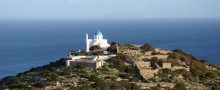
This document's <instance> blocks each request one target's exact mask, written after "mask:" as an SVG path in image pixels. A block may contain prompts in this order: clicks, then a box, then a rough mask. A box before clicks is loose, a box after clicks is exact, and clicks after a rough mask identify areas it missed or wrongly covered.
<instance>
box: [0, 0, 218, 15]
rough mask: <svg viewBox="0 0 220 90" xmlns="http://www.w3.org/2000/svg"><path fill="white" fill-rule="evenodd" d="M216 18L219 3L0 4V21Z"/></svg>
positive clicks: (90, 0) (77, 0)
mask: <svg viewBox="0 0 220 90" xmlns="http://www.w3.org/2000/svg"><path fill="white" fill-rule="evenodd" d="M111 18H116V19H117V18H119V19H127V18H129V19H136V18H153V19H154V18H156V19H157V18H220V0H0V19H111Z"/></svg>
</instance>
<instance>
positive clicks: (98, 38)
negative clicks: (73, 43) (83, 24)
mask: <svg viewBox="0 0 220 90" xmlns="http://www.w3.org/2000/svg"><path fill="white" fill-rule="evenodd" d="M94 45H99V46H100V47H101V48H102V50H106V49H107V48H108V47H109V46H110V45H109V44H108V41H107V39H103V35H102V33H101V32H100V31H97V32H96V33H95V35H94V39H89V36H88V34H86V51H87V52H89V48H90V47H92V46H94Z"/></svg>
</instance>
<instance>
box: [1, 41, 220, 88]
mask: <svg viewBox="0 0 220 90" xmlns="http://www.w3.org/2000/svg"><path fill="white" fill-rule="evenodd" d="M107 51H108V52H110V53H115V54H116V55H117V56H116V57H113V58H111V59H109V60H106V61H105V62H106V63H105V64H104V66H102V68H99V69H91V68H87V67H85V66H83V65H78V66H77V67H66V66H65V60H66V59H65V58H63V59H60V60H58V61H56V62H51V63H50V64H48V65H45V66H41V67H37V68H32V69H30V70H28V71H26V72H23V73H19V74H17V75H16V76H8V77H5V78H3V79H2V80H1V81H0V89H1V90H2V89H10V90H20V89H22V90H39V89H40V90H78V89H80V90H91V89H100V90H108V89H109V90H112V89H119V90H121V89H131V90H139V89H147V90H148V89H150V90H162V89H163V90H164V89H165V90H167V89H168V90H170V89H172V90H173V89H174V90H187V89H190V90H220V66H218V65H214V64H209V63H208V62H207V61H206V60H198V59H197V58H195V57H194V56H193V55H191V54H187V53H185V52H183V51H182V50H180V49H175V50H172V51H170V50H162V49H158V48H154V47H152V46H151V45H150V44H145V45H143V46H141V45H134V44H118V43H113V44H112V45H111V46H110V47H109V48H108V50H107ZM82 53H83V55H88V54H86V53H85V52H80V54H79V55H82ZM98 54H101V53H98Z"/></svg>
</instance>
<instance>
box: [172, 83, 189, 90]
mask: <svg viewBox="0 0 220 90" xmlns="http://www.w3.org/2000/svg"><path fill="white" fill-rule="evenodd" d="M174 88H175V89H176V90H186V85H185V84H184V83H183V82H178V83H176V85H175V87H174Z"/></svg>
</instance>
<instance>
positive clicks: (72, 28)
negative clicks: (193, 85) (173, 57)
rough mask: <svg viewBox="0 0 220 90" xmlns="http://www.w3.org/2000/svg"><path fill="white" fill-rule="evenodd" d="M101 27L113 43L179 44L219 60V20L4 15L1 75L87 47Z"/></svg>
mask: <svg viewBox="0 0 220 90" xmlns="http://www.w3.org/2000/svg"><path fill="white" fill-rule="evenodd" d="M97 30H100V31H101V32H102V33H103V34H104V38H107V39H108V41H109V43H111V42H113V41H115V42H120V43H130V44H144V43H151V44H152V45H153V46H154V47H157V48H162V49H168V50H172V49H176V48H181V49H182V50H183V51H185V52H187V53H190V54H193V55H195V56H196V57H197V58H199V59H205V60H208V62H210V63H213V64H218V65H220V61H219V59H220V20H214V19H193V20H192V19H185V20H184V19H181V20H167V19H162V20H153V19H143V20H139V19H138V20H134V19H133V20H77V19H75V20H0V78H3V77H5V76H9V75H16V74H17V73H19V72H23V71H26V70H29V69H30V68H33V67H38V66H41V65H45V64H48V63H49V62H52V61H56V60H58V59H59V58H63V57H66V56H67V52H68V51H70V50H79V49H81V50H85V34H87V33H88V34H89V35H90V36H89V37H90V38H93V35H94V33H95V32H96V31H97Z"/></svg>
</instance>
